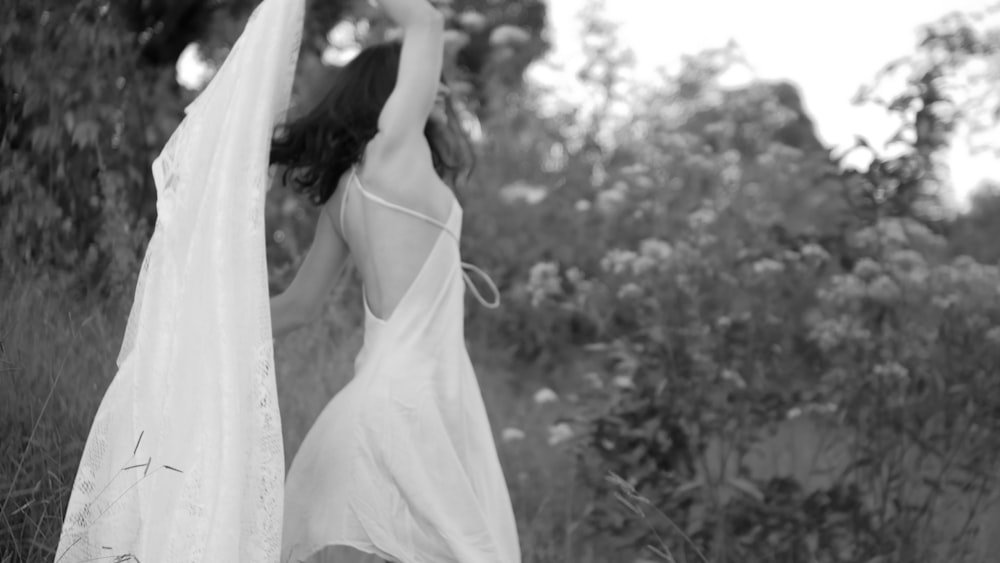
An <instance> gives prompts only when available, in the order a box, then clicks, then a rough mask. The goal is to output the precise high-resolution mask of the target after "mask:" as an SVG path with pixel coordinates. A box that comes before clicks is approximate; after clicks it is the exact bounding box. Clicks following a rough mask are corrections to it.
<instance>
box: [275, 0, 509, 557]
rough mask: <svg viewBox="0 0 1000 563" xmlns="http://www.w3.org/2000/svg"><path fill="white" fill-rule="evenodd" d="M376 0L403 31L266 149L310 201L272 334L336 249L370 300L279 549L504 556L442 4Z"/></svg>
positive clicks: (309, 296)
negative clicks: (475, 340) (463, 249)
mask: <svg viewBox="0 0 1000 563" xmlns="http://www.w3.org/2000/svg"><path fill="white" fill-rule="evenodd" d="M381 3H382V5H383V7H384V9H385V11H386V12H387V14H388V15H389V17H390V18H391V19H392V20H394V22H395V23H396V24H397V25H398V26H399V27H400V28H402V30H403V39H402V42H401V44H400V43H386V44H381V45H376V46H373V47H370V48H368V49H366V50H364V51H362V52H361V53H360V54H359V55H358V56H357V57H356V58H355V59H354V60H353V61H352V62H351V63H350V64H348V65H347V66H346V67H345V68H344V69H343V71H342V72H341V74H340V76H339V77H338V82H337V84H336V85H335V86H334V87H333V88H332V90H331V91H330V93H329V94H328V95H327V97H326V99H325V100H323V102H321V103H320V105H319V107H318V108H317V109H315V110H314V111H313V112H311V113H310V114H308V115H306V116H304V117H303V118H301V119H299V120H297V121H293V122H291V123H289V124H287V125H286V126H284V127H280V128H279V129H278V131H277V133H276V136H275V139H274V142H273V144H272V149H271V162H272V163H273V164H278V165H281V166H285V167H286V171H285V174H284V176H285V179H286V180H288V179H289V178H291V179H292V180H293V181H294V182H295V184H296V185H297V186H298V187H299V188H300V190H301V191H302V192H303V193H305V194H306V195H308V196H309V197H310V198H311V199H312V200H313V201H314V202H316V203H318V204H320V205H322V213H321V214H320V218H319V223H318V225H317V229H316V234H315V238H314V241H313V244H312V247H311V248H310V250H309V252H308V254H307V256H306V258H305V261H304V262H303V264H302V267H301V269H300V270H299V272H298V273H297V275H296V277H295V279H294V280H293V282H292V283H291V285H290V286H289V287H288V289H287V290H286V291H285V292H284V293H282V294H281V295H278V296H276V297H274V298H273V299H272V301H271V310H272V327H273V330H274V333H275V334H282V333H285V332H287V331H288V330H291V329H292V328H294V327H297V326H300V325H301V324H303V323H305V322H307V321H308V320H309V319H311V318H312V317H313V315H314V312H315V311H316V310H317V309H318V307H317V305H318V303H319V301H320V300H321V299H323V298H324V297H325V296H326V295H327V294H328V293H329V291H330V289H331V288H332V286H333V285H334V283H335V281H336V280H337V279H338V278H339V276H340V273H341V271H342V269H343V268H344V264H345V263H346V261H347V258H348V255H351V256H353V262H354V264H355V265H356V267H357V269H358V272H359V274H360V278H361V281H362V284H363V302H364V303H363V304H364V309H365V322H364V330H365V332H364V346H363V348H362V350H361V351H360V353H359V355H358V357H357V360H356V363H355V375H354V378H353V379H352V381H351V382H350V383H349V384H348V385H347V386H346V387H345V388H344V389H343V390H342V391H341V392H340V393H338V394H337V396H335V397H334V398H333V400H332V401H331V402H330V403H329V404H328V405H327V407H326V409H324V411H323V412H322V414H320V416H319V418H318V419H317V420H316V422H315V424H314V426H313V427H312V429H311V430H310V431H309V433H308V434H307V436H306V438H305V440H304V441H303V443H302V446H301V448H300V450H299V452H298V454H297V455H296V457H295V460H294V461H293V463H292V466H291V469H290V471H289V474H288V477H287V481H286V487H285V509H284V513H285V517H284V526H283V538H282V558H281V560H282V561H283V562H285V561H306V560H310V561H314V560H316V558H315V557H314V556H321V557H323V558H325V559H324V560H333V561H338V562H339V561H366V560H372V561H377V560H380V559H384V560H389V561H396V562H400V563H411V562H412V563H417V562H421V563H423V562H435V563H444V562H462V563H472V562H484V563H485V562H496V563H516V562H518V561H520V553H519V549H518V539H517V529H516V524H515V521H514V517H513V512H512V510H511V504H510V497H509V495H508V492H507V488H506V484H505V481H504V477H503V473H502V471H501V467H500V463H499V460H498V458H497V453H496V448H495V445H494V441H493V436H492V433H491V431H490V426H489V421H488V420H487V417H486V411H485V408H484V405H483V401H482V397H481V394H480V390H479V387H478V384H477V382H476V377H475V374H474V372H473V368H472V365H471V363H470V361H469V356H468V353H467V351H466V348H465V341H464V334H463V307H464V302H463V296H464V290H465V283H469V284H470V286H471V279H470V278H469V276H468V274H467V273H466V272H465V271H464V268H470V269H472V270H473V271H475V272H479V271H478V270H476V269H475V268H473V267H471V266H468V265H466V264H464V263H462V262H461V257H460V255H459V244H458V241H459V232H460V228H461V222H462V209H461V207H460V206H459V204H458V202H457V200H456V199H455V196H454V195H453V193H452V192H451V190H450V189H449V188H448V186H447V185H446V184H445V183H444V181H442V179H441V178H440V176H441V175H444V176H446V177H450V178H451V179H454V177H455V175H456V173H457V171H458V170H459V169H460V168H461V163H460V159H459V158H457V157H456V154H457V153H456V151H455V150H454V147H455V143H454V142H453V140H454V138H455V135H456V133H457V131H458V127H457V125H458V124H457V123H456V120H455V117H454V112H453V111H452V110H451V107H450V104H449V102H448V98H447V96H448V90H447V87H446V86H445V85H444V83H443V81H442V80H441V74H442V59H443V51H444V40H443V37H444V35H443V21H442V16H441V15H440V14H439V13H438V12H437V11H436V10H435V9H434V8H432V7H431V6H430V5H429V4H427V3H426V1H425V0H381ZM479 273H480V274H481V272H479ZM487 279H488V278H487ZM491 285H492V284H491ZM471 287H473V289H475V288H474V286H471ZM493 289H494V291H495V287H494V288H493ZM476 296H477V297H478V298H479V299H480V300H481V301H482V298H481V297H480V296H479V294H478V292H477V293H476ZM488 305H494V306H495V302H494V303H492V304H488Z"/></svg>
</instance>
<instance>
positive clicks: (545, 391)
mask: <svg viewBox="0 0 1000 563" xmlns="http://www.w3.org/2000/svg"><path fill="white" fill-rule="evenodd" d="M534 400H535V404H536V405H544V404H546V403H554V402H556V401H558V400H559V396H558V395H556V392H555V391H553V390H552V389H549V388H548V387H543V388H541V389H539V390H538V391H536V392H535V398H534Z"/></svg>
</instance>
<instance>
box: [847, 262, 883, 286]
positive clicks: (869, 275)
mask: <svg viewBox="0 0 1000 563" xmlns="http://www.w3.org/2000/svg"><path fill="white" fill-rule="evenodd" d="M881 273H882V266H881V265H879V263H878V262H876V261H874V260H872V259H871V258H868V257H865V258H862V259H861V260H858V262H857V264H855V265H854V275H856V276H858V277H859V278H861V279H862V280H864V281H871V280H873V279H875V276H877V275H879V274H881Z"/></svg>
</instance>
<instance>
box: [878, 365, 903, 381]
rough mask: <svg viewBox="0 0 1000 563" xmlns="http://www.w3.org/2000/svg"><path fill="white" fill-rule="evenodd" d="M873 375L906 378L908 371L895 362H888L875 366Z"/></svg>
mask: <svg viewBox="0 0 1000 563" xmlns="http://www.w3.org/2000/svg"><path fill="white" fill-rule="evenodd" d="M874 372H875V375H876V376H878V377H881V378H883V379H887V380H900V381H902V380H906V379H908V378H909V376H910V371H909V370H908V369H906V368H905V367H903V366H901V365H900V364H899V363H897V362H888V363H885V364H879V365H877V366H875V369H874Z"/></svg>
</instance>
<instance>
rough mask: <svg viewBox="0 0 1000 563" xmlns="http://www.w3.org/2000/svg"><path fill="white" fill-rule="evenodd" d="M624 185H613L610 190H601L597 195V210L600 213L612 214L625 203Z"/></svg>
mask: <svg viewBox="0 0 1000 563" xmlns="http://www.w3.org/2000/svg"><path fill="white" fill-rule="evenodd" d="M623 186H624V184H621V183H619V184H615V187H614V188H612V189H610V190H603V191H601V192H600V193H598V194H597V209H598V210H599V211H600V212H601V213H605V214H609V213H614V212H615V211H617V210H618V209H619V208H621V206H622V204H624V203H625V189H624V187H623Z"/></svg>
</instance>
